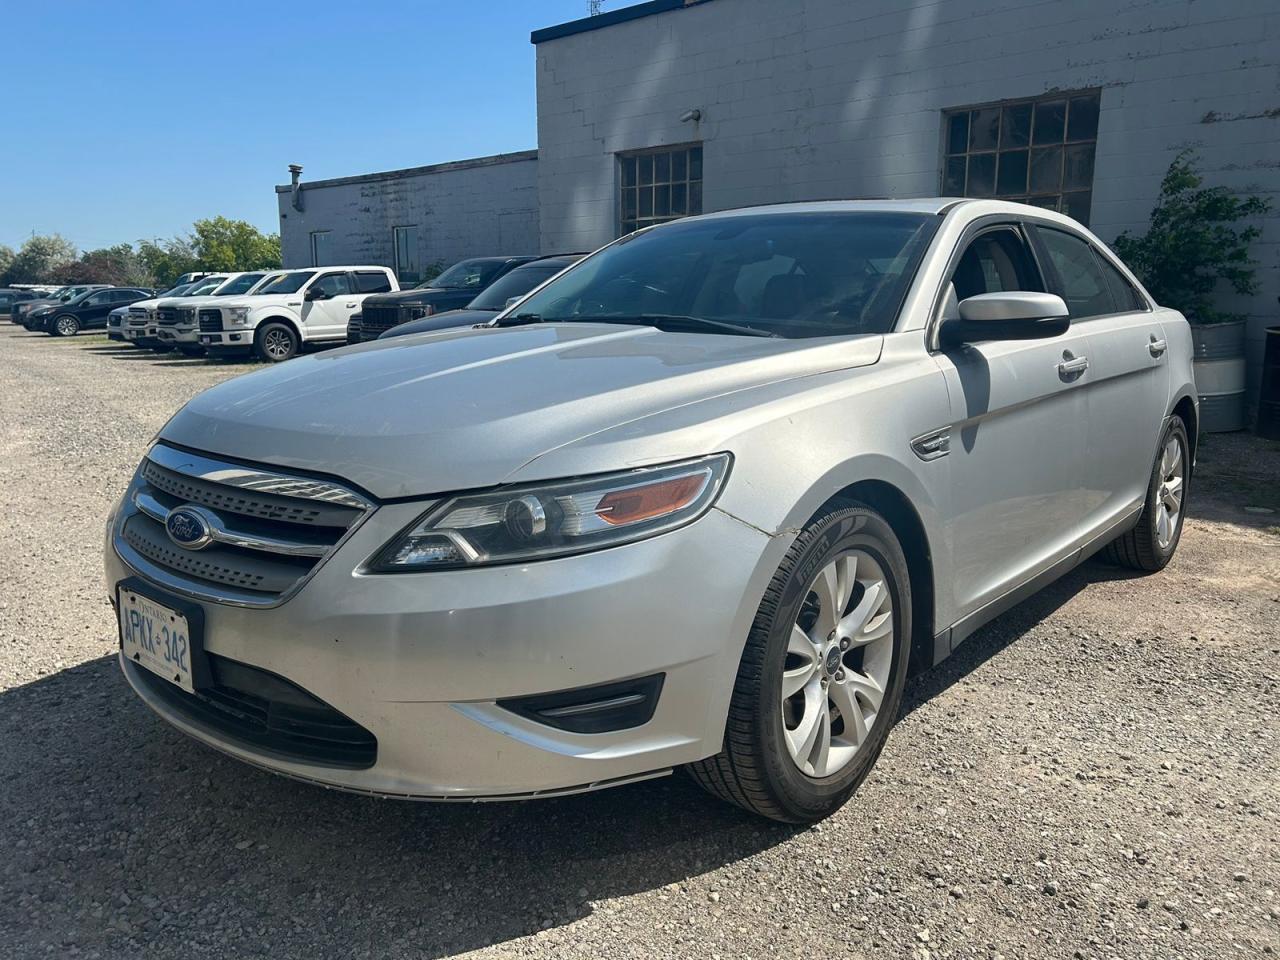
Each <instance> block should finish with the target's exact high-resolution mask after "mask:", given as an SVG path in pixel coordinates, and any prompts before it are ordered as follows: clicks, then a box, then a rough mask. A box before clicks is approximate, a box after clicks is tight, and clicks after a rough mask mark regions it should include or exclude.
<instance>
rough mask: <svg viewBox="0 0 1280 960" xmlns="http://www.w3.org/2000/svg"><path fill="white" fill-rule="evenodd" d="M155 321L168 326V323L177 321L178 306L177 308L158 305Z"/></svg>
mask: <svg viewBox="0 0 1280 960" xmlns="http://www.w3.org/2000/svg"><path fill="white" fill-rule="evenodd" d="M156 321H157V322H158V323H162V324H164V325H165V326H169V325H170V324H174V323H177V322H178V308H177V307H159V308H157V310H156Z"/></svg>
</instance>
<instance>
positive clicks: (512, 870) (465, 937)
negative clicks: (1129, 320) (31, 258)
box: [0, 323, 1280, 960]
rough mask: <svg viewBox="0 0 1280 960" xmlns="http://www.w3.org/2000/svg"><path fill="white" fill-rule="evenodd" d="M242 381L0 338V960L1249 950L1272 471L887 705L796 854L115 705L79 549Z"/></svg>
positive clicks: (607, 800) (719, 820) (614, 806)
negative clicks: (882, 740) (327, 776)
mask: <svg viewBox="0 0 1280 960" xmlns="http://www.w3.org/2000/svg"><path fill="white" fill-rule="evenodd" d="M244 369H245V367H244V366H241V365H234V364H213V363H206V362H203V361H199V360H196V361H192V360H185V359H179V358H178V357H177V356H176V355H175V356H173V357H169V358H157V357H155V356H154V355H152V354H150V353H145V352H142V351H138V350H136V349H134V348H132V347H119V346H117V345H115V344H109V343H108V342H107V341H106V340H105V339H103V338H100V337H87V336H86V337H80V338H77V339H75V340H72V341H60V340H54V339H51V338H49V337H46V336H43V335H29V334H26V333H25V332H24V331H22V330H21V329H20V328H17V327H13V326H11V325H9V324H7V323H0V409H2V410H3V420H2V421H0V423H2V426H0V483H3V486H4V489H6V490H7V491H8V503H9V507H8V509H7V510H5V511H4V512H3V514H2V515H0V550H2V551H3V554H2V555H3V563H2V564H0V849H3V850H4V851H5V853H6V854H7V855H6V856H4V857H3V858H0V944H7V946H6V947H3V948H0V954H3V955H4V956H6V957H15V958H18V957H47V956H87V957H104V958H105V957H111V958H115V957H138V956H145V957H147V958H166V957H175V958H179V957H180V958H199V957H259V956H260V957H271V958H293V957H297V958H307V960H314V958H317V957H330V956H332V957H342V958H344V960H345V958H357V957H369V958H379V960H381V958H394V957H447V956H453V955H455V954H460V953H465V952H468V951H477V955H479V956H484V957H527V956H555V957H558V958H559V957H602V956H609V957H644V958H654V957H717V956H719V957H723V958H725V960H729V958H738V957H759V958H765V957H775V956H804V957H837V956H853V957H868V958H869V957H913V956H926V955H927V956H929V957H983V958H987V957H996V956H1003V957H1007V958H1014V957H1026V958H1033V957H1034V958H1040V957H1063V958H1093V957H1098V958H1110V957H1122V958H1147V957H1151V958H1173V957H1204V958H1220V957H1236V956H1240V957H1245V956H1258V955H1264V954H1274V953H1275V952H1277V951H1280V897H1278V896H1277V888H1278V887H1280V820H1278V818H1280V722H1278V721H1277V717H1276V711H1277V706H1278V704H1280V696H1278V692H1280V487H1277V483H1276V477H1277V476H1280V444H1268V443H1265V442H1263V441H1259V440H1256V439H1252V438H1248V437H1244V436H1236V437H1228V438H1219V437H1215V438H1211V439H1210V440H1209V441H1208V442H1206V444H1205V445H1204V446H1203V448H1202V452H1201V465H1202V469H1201V471H1200V473H1199V474H1198V477H1197V480H1198V484H1196V485H1193V486H1192V494H1191V516H1190V519H1189V520H1188V525H1187V528H1186V532H1185V534H1184V537H1183V541H1182V548H1181V551H1180V552H1179V554H1178V557H1177V559H1176V560H1175V561H1174V563H1173V564H1172V565H1171V566H1170V567H1169V569H1168V570H1166V571H1165V572H1164V573H1162V574H1160V575H1157V576H1154V577H1149V578H1131V577H1129V576H1128V575H1127V574H1125V573H1122V572H1120V571H1117V570H1115V569H1112V568H1108V567H1105V566H1102V565H1100V564H1095V563H1090V564H1086V565H1085V566H1084V567H1082V568H1080V569H1079V570H1077V571H1076V572H1075V573H1073V574H1072V575H1070V576H1069V577H1067V578H1066V579H1065V580H1063V581H1060V582H1059V583H1057V584H1055V585H1054V586H1053V587H1051V588H1049V589H1048V590H1047V591H1045V592H1044V593H1042V594H1040V595H1039V596H1037V597H1035V598H1033V599H1032V600H1030V601H1028V602H1026V603H1024V604H1023V605H1021V606H1020V607H1018V608H1016V609H1015V610H1013V611H1011V612H1010V613H1008V614H1007V615H1005V616H1004V617H1002V618H1001V619H1000V620H998V621H997V622H995V623H993V624H992V625H990V626H989V627H987V628H986V629H984V630H983V631H981V632H980V633H979V634H977V635H976V636H975V637H973V638H972V639H971V640H970V641H969V642H968V643H967V644H966V645H965V647H964V648H963V649H962V651H961V652H960V653H959V654H958V655H957V656H956V657H953V658H952V659H951V660H950V661H948V662H947V663H946V664H944V665H942V666H941V667H939V668H937V669H935V670H933V671H931V672H929V673H927V674H924V675H922V676H919V677H917V678H915V679H914V680H913V681H912V682H911V683H910V684H909V686H908V688H907V702H906V705H905V707H904V710H903V714H904V715H903V716H902V718H901V721H900V723H899V725H898V727H897V729H896V731H895V732H894V735H893V736H892V737H891V738H890V741H889V745H888V747H887V748H886V750H885V752H884V755H883V757H882V758H881V760H880V763H879V766H878V768H877V769H876V771H874V772H873V773H872V775H871V777H870V779H869V780H868V782H867V783H866V784H865V785H864V787H863V788H862V790H861V791H860V793H859V794H858V795H857V796H856V797H855V798H854V800H853V801H852V802H851V803H850V804H849V805H848V806H847V807H846V808H845V809H844V810H843V811H842V812H841V813H840V814H839V815H837V816H836V817H834V818H833V819H831V820H830V821H828V822H827V823H825V824H822V825H821V826H817V827H813V828H810V829H804V830H796V829H791V828H785V827H781V826H777V825H773V824H769V823H765V822H762V821H758V820H754V819H751V818H750V817H748V816H746V815H744V814H741V813H739V812H738V811H736V810H735V809H732V808H730V807H727V806H722V805H720V804H718V803H716V802H714V801H712V800H711V799H709V798H706V797H704V796H703V795H702V794H701V793H700V792H699V791H698V790H697V789H696V788H695V787H693V786H692V785H691V784H690V783H689V782H687V781H686V780H685V779H684V778H683V777H673V778H668V779H666V780H660V781H655V782H651V783H648V784H641V785H636V786H633V787H627V788H622V789H619V790H614V791H607V792H604V793H600V794H597V795H593V796H585V797H576V798H571V799H565V800H555V801H541V802H533V803H523V804H491V805H475V806H472V805H456V806H455V805H448V806H438V805H417V804H408V803H399V802H383V801H377V800H370V799H364V798H358V797H351V796H346V795H342V794H338V793H332V792H328V791H325V790H322V789H319V788H314V787H309V786H304V785H300V784H297V783H293V782H291V781H288V780H285V779H282V778H278V777H274V776H271V775H269V774H266V773H261V772H258V771H257V770H254V769H251V768H248V767H245V766H242V765H239V764H237V763H235V762H233V761H230V760H227V759H224V758H222V757H221V756H219V755H217V754H215V753H213V752H211V751H209V750H207V749H204V748H202V747H199V746H197V745H196V744H194V743H192V742H190V741H188V740H186V739H184V738H183V737H181V736H180V735H179V734H177V733H175V732H172V731H171V730H170V729H168V728H167V727H166V726H165V725H163V724H162V723H161V722H160V721H159V720H157V719H156V718H154V717H153V716H152V715H151V714H150V713H149V711H147V710H146V709H145V708H144V707H143V706H142V705H141V704H140V703H138V702H137V701H136V700H135V699H134V698H133V696H132V694H130V693H129V691H128V690H127V688H126V685H125V683H124V682H123V680H122V679H121V678H120V676H119V675H118V671H117V668H116V666H115V662H114V651H115V648H116V635H115V626H114V623H113V619H112V616H111V609H110V606H109V604H108V602H107V599H106V595H105V590H104V587H103V584H102V583H101V580H100V577H101V562H100V552H101V544H102V523H103V518H104V517H105V515H106V513H107V511H108V509H109V506H110V504H111V502H112V500H113V499H114V498H115V497H116V496H117V495H118V494H119V493H120V491H121V490H122V489H123V488H124V486H125V484H126V482H127V480H128V477H129V475H130V474H131V472H132V470H133V468H134V466H135V464H136V463H137V461H138V459H139V457H140V456H141V454H142V452H143V450H144V448H145V445H146V443H147V442H148V439H149V438H150V437H151V436H152V434H153V433H154V432H155V431H156V430H157V429H158V428H159V427H160V426H161V425H162V424H163V423H164V421H165V419H166V418H167V417H168V416H169V415H170V414H171V413H172V412H173V411H174V410H175V409H176V408H177V407H178V406H179V405H180V404H181V403H182V402H183V401H185V400H186V399H187V398H188V397H190V396H191V395H193V394H194V393H196V392H198V391H199V390H201V389H202V388H204V387H207V386H209V385H211V384H213V383H216V382H218V381H220V380H223V379H226V378H227V377H231V376H235V375H236V374H237V373H240V372H242V371H243V370H244ZM1246 508H1251V509H1246ZM1266 510H1270V511H1271V512H1264V511H1266Z"/></svg>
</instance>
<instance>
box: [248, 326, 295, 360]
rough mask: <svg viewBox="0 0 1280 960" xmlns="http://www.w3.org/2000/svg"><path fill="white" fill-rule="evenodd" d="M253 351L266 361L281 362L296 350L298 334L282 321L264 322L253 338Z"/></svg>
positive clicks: (292, 355) (293, 354) (291, 355)
mask: <svg viewBox="0 0 1280 960" xmlns="http://www.w3.org/2000/svg"><path fill="white" fill-rule="evenodd" d="M253 352H254V353H255V354H257V356H258V359H260V360H265V361H266V362H267V363H283V362H284V361H285V360H289V359H291V358H292V357H294V356H295V355H296V354H297V352H298V335H297V334H296V333H294V332H293V329H292V328H291V327H289V326H288V325H287V324H283V323H266V324H263V325H262V327H261V328H260V329H259V330H258V335H257V336H255V337H254V338H253Z"/></svg>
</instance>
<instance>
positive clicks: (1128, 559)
mask: <svg viewBox="0 0 1280 960" xmlns="http://www.w3.org/2000/svg"><path fill="white" fill-rule="evenodd" d="M1174 444H1176V445H1177V453H1176V462H1175V458H1173V457H1170V458H1169V459H1168V460H1167V461H1166V456H1167V455H1168V451H1169V449H1170V446H1171V445H1174ZM1190 450H1191V443H1190V440H1189V439H1188V438H1187V427H1186V424H1184V423H1183V422H1182V418H1181V417H1174V418H1173V419H1172V420H1170V421H1169V425H1168V426H1167V427H1165V431H1164V433H1163V434H1162V435H1161V437H1160V445H1159V446H1158V447H1157V448H1156V458H1155V462H1154V463H1153V464H1152V465H1151V474H1150V476H1149V477H1148V478H1147V496H1146V500H1145V501H1144V502H1143V506H1142V514H1141V515H1140V516H1139V517H1138V523H1137V525H1136V526H1134V527H1133V529H1132V530H1130V531H1129V532H1128V533H1126V534H1124V535H1123V536H1121V537H1118V538H1116V539H1115V540H1113V541H1111V543H1109V544H1107V546H1106V547H1104V548H1103V551H1102V555H1103V557H1104V558H1105V559H1107V560H1109V561H1111V562H1112V563H1114V564H1117V565H1119V566H1122V567H1128V568H1129V569H1131V570H1141V571H1143V572H1145V573H1155V572H1156V571H1158V570H1163V569H1164V568H1165V566H1166V565H1167V564H1168V562H1169V561H1170V560H1172V559H1173V555H1174V553H1175V552H1176V551H1177V549H1178V541H1179V540H1181V539H1182V521H1183V520H1184V519H1185V518H1186V515H1187V511H1186V503H1187V486H1188V481H1189V480H1190V479H1191V454H1190ZM1174 481H1176V494H1175V491H1174ZM1171 496H1172V497H1173V500H1176V503H1177V511H1176V515H1173V516H1172V517H1171V510H1170V503H1171V502H1172V501H1171Z"/></svg>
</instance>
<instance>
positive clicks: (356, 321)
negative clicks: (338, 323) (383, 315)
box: [347, 313, 365, 343]
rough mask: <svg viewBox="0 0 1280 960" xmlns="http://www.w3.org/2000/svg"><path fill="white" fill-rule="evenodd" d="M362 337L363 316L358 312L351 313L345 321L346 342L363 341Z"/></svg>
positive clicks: (363, 337)
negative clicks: (349, 317)
mask: <svg viewBox="0 0 1280 960" xmlns="http://www.w3.org/2000/svg"><path fill="white" fill-rule="evenodd" d="M364 339H365V336H364V318H363V317H361V316H360V314H358V313H356V314H352V316H351V319H350V320H348V321H347V343H363V342H364Z"/></svg>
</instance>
